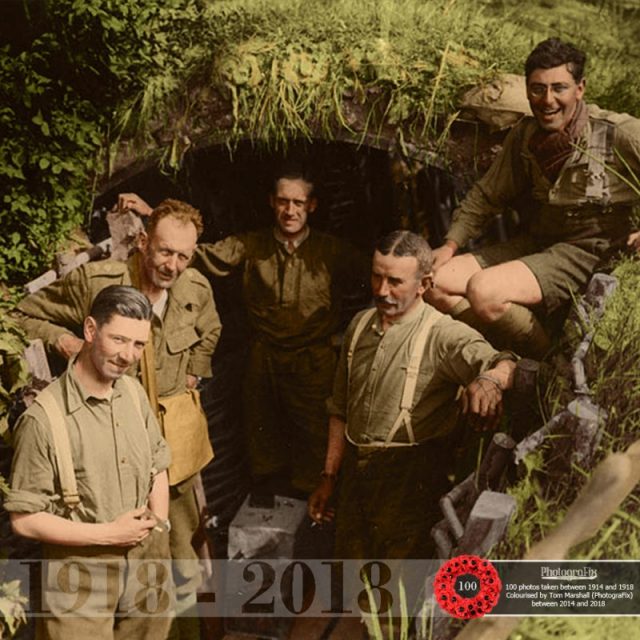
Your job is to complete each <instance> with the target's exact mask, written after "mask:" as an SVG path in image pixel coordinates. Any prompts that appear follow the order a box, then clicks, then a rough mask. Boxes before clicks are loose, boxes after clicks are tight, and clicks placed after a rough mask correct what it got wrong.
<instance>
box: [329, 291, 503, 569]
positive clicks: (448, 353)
mask: <svg viewBox="0 0 640 640" xmlns="http://www.w3.org/2000/svg"><path fill="white" fill-rule="evenodd" d="M363 313H364V312H363ZM432 313H437V312H435V311H434V310H433V308H432V307H430V306H429V305H427V304H425V303H424V302H422V301H420V302H419V304H418V306H417V308H416V309H415V310H412V311H411V312H410V313H409V314H408V315H406V316H405V317H403V318H401V319H400V320H399V321H398V322H396V323H394V324H392V325H391V326H390V327H389V328H387V329H386V331H383V330H382V325H381V321H380V318H379V317H378V315H377V314H375V315H374V316H373V318H372V319H371V320H370V321H369V322H368V323H367V325H365V328H364V330H363V332H362V333H361V334H360V336H359V338H358V340H357V344H356V345H352V344H351V340H352V336H353V334H354V331H355V327H356V325H357V323H358V320H359V318H360V316H361V314H358V315H356V317H355V318H354V319H353V321H352V322H351V324H350V326H349V328H348V329H347V333H346V335H345V341H344V344H343V348H342V352H341V355H340V361H339V363H338V369H337V373H336V378H335V384H334V390H333V395H332V397H331V399H330V400H329V402H328V409H329V413H330V414H331V415H335V416H338V417H340V418H341V419H343V420H345V421H346V423H347V431H346V436H347V439H348V441H349V442H350V444H349V445H348V446H347V451H346V455H345V460H344V462H343V466H342V470H341V487H340V492H339V511H338V520H337V548H336V557H346V558H348V557H364V558H378V557H379V558H403V557H425V556H424V554H425V553H428V551H429V546H428V539H429V536H428V531H429V526H430V524H433V522H431V521H432V520H433V519H434V518H435V517H436V512H437V500H438V499H439V498H440V496H441V495H442V494H443V493H444V492H446V487H447V482H446V474H447V472H448V471H449V470H450V469H449V467H450V465H447V459H448V458H447V454H448V451H447V444H446V442H445V440H444V439H443V436H445V435H447V434H448V433H449V432H450V431H451V430H452V429H453V427H454V426H455V423H456V420H457V417H458V412H459V408H458V404H457V402H456V394H457V392H458V390H459V387H460V385H465V386H466V385H468V384H469V383H470V382H471V381H472V380H473V379H474V378H475V377H476V376H477V375H478V374H479V373H482V372H483V371H485V370H486V369H489V368H492V367H493V366H495V365H496V363H497V362H499V361H500V360H501V359H505V358H507V359H511V358H512V357H513V356H512V355H511V354H510V353H508V352H497V351H496V350H495V349H493V347H491V345H490V344H489V343H488V342H487V341H486V340H484V338H483V337H482V336H481V335H480V334H479V333H478V332H477V331H475V330H474V329H472V328H471V327H469V326H467V325H465V324H464V323H462V322H457V321H456V320H453V319H452V318H450V317H449V316H442V317H441V318H440V319H438V320H436V322H435V324H434V325H433V326H432V328H431V331H430V333H429V335H428V337H427V341H426V344H425V347H424V355H423V358H422V361H421V363H420V370H419V373H418V380H417V385H416V390H415V395H414V400H413V408H412V410H411V423H412V428H413V432H414V434H415V440H416V442H417V445H413V446H411V445H410V444H409V442H408V438H407V433H406V431H400V432H398V434H397V435H396V437H395V438H394V440H393V442H395V443H404V444H406V445H407V446H397V447H393V448H387V447H385V446H384V442H385V439H386V437H387V434H388V433H389V431H390V430H391V429H392V426H393V424H394V422H395V420H396V418H397V417H398V414H399V413H400V401H401V398H402V393H403V389H404V380H405V371H406V368H407V365H408V363H409V359H410V357H411V354H412V352H413V347H414V343H415V340H416V337H417V335H418V333H419V331H420V328H421V326H422V325H423V323H424V321H425V320H426V319H427V318H428V317H429V315H430V314H432ZM349 348H353V360H352V364H351V373H350V374H349V373H348V364H347V360H348V358H347V353H348V351H349Z"/></svg>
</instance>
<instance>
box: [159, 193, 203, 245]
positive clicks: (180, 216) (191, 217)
mask: <svg viewBox="0 0 640 640" xmlns="http://www.w3.org/2000/svg"><path fill="white" fill-rule="evenodd" d="M169 216H171V217H172V218H174V219H175V220H177V221H178V222H180V223H182V224H184V225H187V224H189V223H190V222H191V223H192V224H193V226H194V227H195V228H196V233H197V236H198V238H199V237H200V235H201V234H202V231H203V230H204V224H203V223H202V216H201V215H200V212H199V211H198V210H197V209H195V208H194V207H192V206H191V205H190V204H187V203H186V202H182V201H181V200H174V199H173V198H167V199H166V200H163V201H162V202H161V203H160V204H159V205H158V206H157V207H156V208H155V209H154V210H153V213H152V214H151V215H150V216H149V222H148V223H147V235H149V236H152V235H153V232H154V231H155V230H156V227H157V226H158V223H159V222H160V220H162V219H163V218H168V217H169Z"/></svg>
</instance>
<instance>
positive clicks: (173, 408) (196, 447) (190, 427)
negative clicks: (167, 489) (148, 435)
mask: <svg viewBox="0 0 640 640" xmlns="http://www.w3.org/2000/svg"><path fill="white" fill-rule="evenodd" d="M158 407H159V411H158V414H159V418H160V424H161V426H162V431H163V434H164V438H165V440H166V441H167V443H168V444H169V448H170V449H171V465H170V467H169V484H170V485H172V486H173V485H175V484H178V483H179V482H182V481H183V480H186V479H187V478H190V477H191V476H193V475H195V474H196V473H198V472H199V471H200V470H201V469H202V468H204V467H205V466H206V465H207V464H209V462H211V460H213V448H212V446H211V441H210V440H209V428H208V425H207V418H206V417H205V415H204V413H203V411H202V406H201V404H200V392H199V391H197V390H196V389H188V390H187V391H185V392H184V393H179V394H177V395H175V396H168V397H166V398H158Z"/></svg>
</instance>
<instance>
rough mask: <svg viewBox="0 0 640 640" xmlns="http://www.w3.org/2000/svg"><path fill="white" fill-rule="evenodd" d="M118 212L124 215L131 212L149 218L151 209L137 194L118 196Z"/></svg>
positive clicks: (121, 194)
mask: <svg viewBox="0 0 640 640" xmlns="http://www.w3.org/2000/svg"><path fill="white" fill-rule="evenodd" d="M118 211H119V212H120V213H125V212H126V211H133V212H134V213H137V214H138V215H139V216H150V215H151V214H152V212H153V208H152V207H150V206H149V205H148V204H147V203H146V202H145V201H144V200H143V199H142V198H141V197H140V196H139V195H138V194H137V193H120V194H118Z"/></svg>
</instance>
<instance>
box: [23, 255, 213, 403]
mask: <svg viewBox="0 0 640 640" xmlns="http://www.w3.org/2000/svg"><path fill="white" fill-rule="evenodd" d="M138 259H139V254H135V255H134V256H132V257H131V258H130V259H129V261H128V262H126V263H125V262H116V261H113V260H103V261H98V262H90V263H88V264H85V265H82V266H81V267H79V268H78V269H75V270H73V271H71V272H70V273H69V274H68V275H67V276H66V277H64V278H62V279H60V280H56V281H55V282H54V283H53V284H51V285H49V286H48V287H45V288H44V289H41V290H40V291H38V292H36V293H34V294H32V295H30V296H27V297H26V298H25V299H24V300H22V301H21V302H20V303H19V304H18V307H17V308H18V311H19V312H20V313H21V314H22V315H23V317H22V318H21V323H22V325H23V327H24V329H25V331H26V332H27V335H28V336H29V337H30V338H32V339H33V338H41V339H42V340H43V341H44V343H45V346H46V347H47V349H48V350H49V351H50V352H51V351H52V348H53V345H54V344H55V342H56V340H57V339H58V338H59V337H60V335H61V334H63V333H75V334H76V335H78V336H81V335H82V333H81V331H82V323H83V321H84V318H85V317H86V316H87V315H88V313H89V309H90V307H91V303H92V302H93V299H94V298H95V296H96V295H97V294H98V293H99V292H100V291H101V290H102V289H104V288H105V287H107V286H109V285H112V284H117V285H131V273H132V272H134V269H136V268H137V265H136V261H137V260H138ZM168 293H169V295H168V300H167V306H166V308H165V312H164V316H163V318H162V319H159V318H158V317H157V316H156V315H155V314H154V317H153V321H152V331H153V344H154V347H155V361H156V378H157V383H158V394H159V395H160V396H171V395H175V394H177V393H181V392H183V391H184V390H185V389H186V377H187V374H191V375H194V376H201V377H203V378H206V377H210V376H211V356H212V354H213V351H214V349H215V346H216V343H217V342H218V338H219V337H220V331H221V324H220V318H219V317H218V312H217V311H216V307H215V303H214V301H213V294H212V292H211V286H210V285H209V283H208V281H207V280H206V278H205V277H204V276H203V275H202V274H200V273H199V272H198V271H196V270H195V269H186V270H185V271H184V272H183V273H182V274H181V275H180V277H179V278H178V279H177V280H176V282H175V284H174V285H173V286H172V287H171V288H170V289H169V292H168ZM132 373H135V370H134V371H132Z"/></svg>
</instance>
